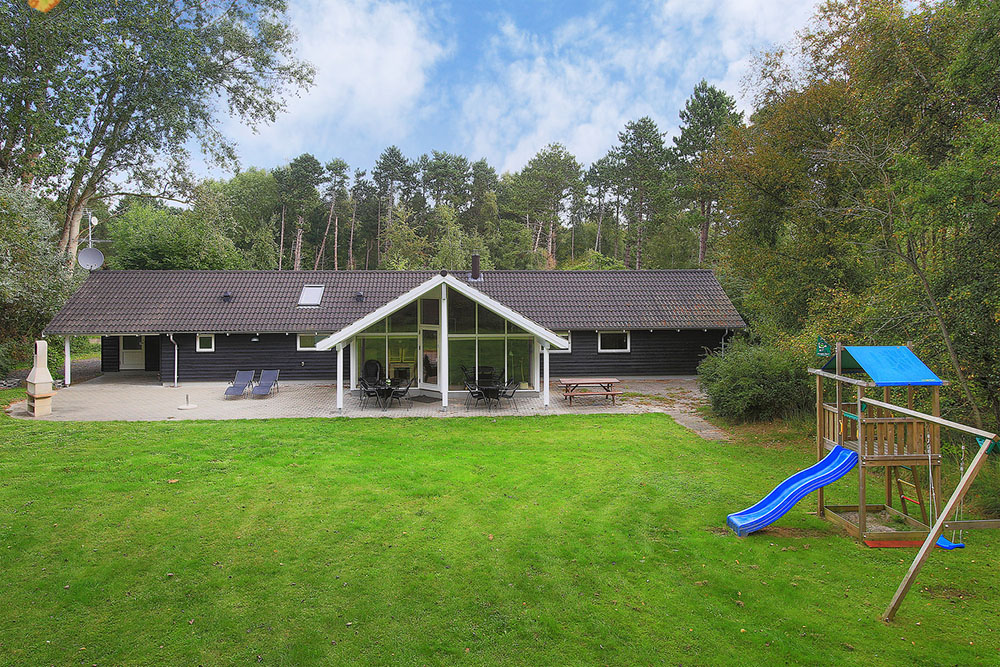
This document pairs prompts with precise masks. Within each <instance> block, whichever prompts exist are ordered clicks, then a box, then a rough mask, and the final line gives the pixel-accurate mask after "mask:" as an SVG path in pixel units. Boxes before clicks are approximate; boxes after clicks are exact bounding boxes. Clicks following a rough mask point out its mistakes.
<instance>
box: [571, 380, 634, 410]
mask: <svg viewBox="0 0 1000 667" xmlns="http://www.w3.org/2000/svg"><path fill="white" fill-rule="evenodd" d="M618 384H621V380H619V379H618V378H602V377H592V378H559V386H560V387H561V388H562V392H563V400H566V399H569V404H570V405H573V397H574V396H575V397H580V396H603V397H604V398H605V399H608V398H610V399H611V403H612V404H613V403H614V402H615V397H617V396H621V395H622V394H623V393H624V392H623V391H621V390H619V389H615V386H616V385H618Z"/></svg>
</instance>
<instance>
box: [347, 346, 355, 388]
mask: <svg viewBox="0 0 1000 667" xmlns="http://www.w3.org/2000/svg"><path fill="white" fill-rule="evenodd" d="M347 388H348V389H350V390H351V391H354V390H355V389H357V388H358V339H357V337H355V338H352V339H351V384H349V385H347Z"/></svg>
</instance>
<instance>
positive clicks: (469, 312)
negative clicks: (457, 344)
mask: <svg viewBox="0 0 1000 667" xmlns="http://www.w3.org/2000/svg"><path fill="white" fill-rule="evenodd" d="M448 332H449V333H453V334H474V333H476V302H475V301H473V300H472V299H470V298H469V297H467V296H465V295H464V294H460V293H459V292H456V291H455V290H453V289H449V290H448Z"/></svg>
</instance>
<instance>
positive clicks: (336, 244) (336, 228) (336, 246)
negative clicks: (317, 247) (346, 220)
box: [333, 213, 340, 271]
mask: <svg viewBox="0 0 1000 667" xmlns="http://www.w3.org/2000/svg"><path fill="white" fill-rule="evenodd" d="M339 253H340V216H339V215H338V214H337V213H334V214H333V270H334V271H339V270H340V258H339V257H337V255H338V254H339Z"/></svg>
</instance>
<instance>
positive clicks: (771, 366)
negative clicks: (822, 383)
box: [698, 341, 815, 421]
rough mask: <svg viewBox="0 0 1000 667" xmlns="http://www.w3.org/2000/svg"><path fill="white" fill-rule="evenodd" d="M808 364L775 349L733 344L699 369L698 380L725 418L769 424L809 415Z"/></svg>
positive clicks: (711, 356)
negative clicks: (782, 419)
mask: <svg viewBox="0 0 1000 667" xmlns="http://www.w3.org/2000/svg"><path fill="white" fill-rule="evenodd" d="M806 365H807V360H806V359H804V358H801V357H799V356H798V355H796V354H794V353H792V352H787V351H784V350H780V349H777V348H772V347H765V346H761V345H751V344H749V343H747V342H744V341H734V342H733V343H732V344H730V345H729V346H728V347H727V349H726V351H725V354H721V353H713V354H710V355H709V356H708V357H706V358H705V359H704V360H703V361H702V362H701V364H699V365H698V380H699V382H700V384H701V388H702V390H703V391H704V392H705V393H706V394H707V395H708V398H709V400H710V401H711V403H712V410H713V411H714V412H715V414H717V415H719V416H721V417H727V418H730V419H735V420H738V421H768V420H772V419H777V418H787V417H792V416H795V415H799V414H802V413H804V412H806V411H807V410H808V409H809V407H810V406H811V405H813V402H814V401H815V397H814V396H813V389H812V383H810V382H809V375H808V373H806Z"/></svg>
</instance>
